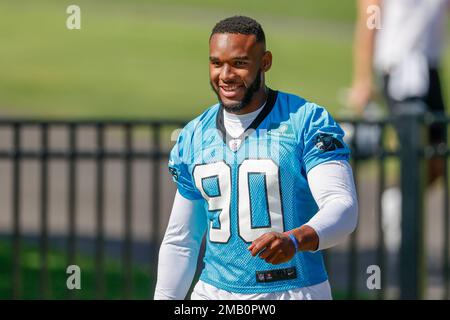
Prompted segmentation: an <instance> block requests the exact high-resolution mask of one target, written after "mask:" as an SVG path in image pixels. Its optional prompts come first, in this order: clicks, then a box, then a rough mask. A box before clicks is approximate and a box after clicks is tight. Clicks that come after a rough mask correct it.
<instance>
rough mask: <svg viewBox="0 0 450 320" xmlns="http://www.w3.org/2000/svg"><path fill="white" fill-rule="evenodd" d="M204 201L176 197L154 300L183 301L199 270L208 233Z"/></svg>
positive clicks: (160, 254)
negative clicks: (199, 254)
mask: <svg viewBox="0 0 450 320" xmlns="http://www.w3.org/2000/svg"><path fill="white" fill-rule="evenodd" d="M202 205H203V200H188V199H186V198H184V197H183V196H182V195H181V194H179V193H178V191H177V193H176V195H175V200H174V202H173V207H172V212H171V214H170V219H169V224H168V226H167V230H166V234H165V235H164V239H163V241H162V244H161V248H160V250H159V259H158V278H157V282H156V289H155V296H154V299H155V300H168V299H170V300H172V299H177V300H181V299H184V298H185V296H186V294H187V292H188V290H189V287H190V286H191V283H192V279H193V278H194V275H195V270H196V267H197V259H198V253H199V249H200V245H201V242H202V238H203V235H204V233H205V230H206V218H205V216H204V215H205V213H204V210H203V208H202Z"/></svg>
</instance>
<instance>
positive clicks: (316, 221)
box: [306, 161, 358, 250]
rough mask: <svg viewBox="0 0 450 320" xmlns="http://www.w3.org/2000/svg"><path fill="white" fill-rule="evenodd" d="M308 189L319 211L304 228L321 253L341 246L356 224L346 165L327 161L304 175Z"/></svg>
mask: <svg viewBox="0 0 450 320" xmlns="http://www.w3.org/2000/svg"><path fill="white" fill-rule="evenodd" d="M308 183H309V188H310V190H311V192H312V195H313V197H314V199H315V200H316V203H317V205H318V206H319V211H318V212H317V213H316V214H315V215H314V216H313V217H312V218H311V220H309V221H308V222H307V223H306V225H308V226H310V227H311V228H313V229H314V230H315V231H316V233H317V234H318V236H319V247H318V248H317V250H323V249H327V248H330V247H332V246H335V245H337V244H339V243H340V242H342V241H343V240H344V239H345V237H346V236H348V235H349V234H350V233H352V232H353V230H355V228H356V225H357V222H358V200H357V197H356V190H355V183H354V181H353V173H352V168H351V167H350V164H349V163H348V162H347V161H329V162H325V163H322V164H320V165H318V166H316V167H314V168H312V169H311V170H310V171H309V172H308Z"/></svg>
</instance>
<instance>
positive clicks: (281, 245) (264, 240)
mask: <svg viewBox="0 0 450 320" xmlns="http://www.w3.org/2000/svg"><path fill="white" fill-rule="evenodd" d="M248 250H250V252H251V254H252V256H256V255H257V254H258V253H259V257H260V258H261V259H264V260H265V261H266V262H268V263H271V264H280V263H284V262H287V261H289V260H291V259H292V257H293V256H294V254H295V246H294V243H293V242H292V240H291V238H289V236H287V235H286V234H283V233H279V232H268V233H265V234H263V235H262V236H260V237H259V238H258V239H256V240H254V241H253V242H252V244H251V245H250V246H249V247H248Z"/></svg>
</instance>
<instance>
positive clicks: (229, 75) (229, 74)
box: [220, 64, 235, 82]
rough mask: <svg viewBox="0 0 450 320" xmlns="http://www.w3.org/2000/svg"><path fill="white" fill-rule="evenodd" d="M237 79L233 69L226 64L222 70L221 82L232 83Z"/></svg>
mask: <svg viewBox="0 0 450 320" xmlns="http://www.w3.org/2000/svg"><path fill="white" fill-rule="evenodd" d="M234 77H235V74H234V72H233V68H232V67H231V66H230V65H229V64H224V65H223V67H222V70H220V80H221V81H223V82H229V81H232V80H233V78H234Z"/></svg>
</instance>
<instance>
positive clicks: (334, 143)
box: [314, 133, 344, 152]
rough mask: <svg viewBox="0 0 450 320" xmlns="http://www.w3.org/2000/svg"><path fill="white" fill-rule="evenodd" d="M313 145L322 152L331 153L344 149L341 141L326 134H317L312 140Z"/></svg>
mask: <svg viewBox="0 0 450 320" xmlns="http://www.w3.org/2000/svg"><path fill="white" fill-rule="evenodd" d="M314 144H315V145H316V147H317V149H319V150H321V151H322V152H325V151H333V150H336V149H339V148H343V147H344V145H343V144H342V142H341V141H339V140H338V139H336V138H335V137H333V136H332V135H331V134H328V133H319V134H318V135H317V136H316V137H315V139H314Z"/></svg>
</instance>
